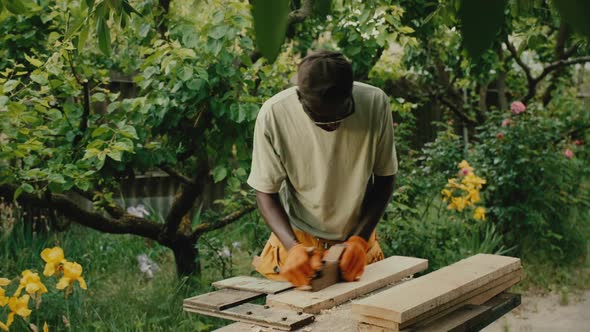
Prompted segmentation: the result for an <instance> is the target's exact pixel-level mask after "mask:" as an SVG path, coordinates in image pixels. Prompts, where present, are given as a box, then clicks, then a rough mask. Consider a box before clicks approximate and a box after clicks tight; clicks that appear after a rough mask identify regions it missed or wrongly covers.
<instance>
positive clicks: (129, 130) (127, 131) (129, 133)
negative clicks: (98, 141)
mask: <svg viewBox="0 0 590 332" xmlns="http://www.w3.org/2000/svg"><path fill="white" fill-rule="evenodd" d="M119 132H120V133H121V135H123V136H125V137H128V138H133V139H138V137H137V131H136V130H135V127H133V126H130V125H124V126H122V127H121V128H120V129H119Z"/></svg>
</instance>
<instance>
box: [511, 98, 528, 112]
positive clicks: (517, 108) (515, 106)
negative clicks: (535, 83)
mask: <svg viewBox="0 0 590 332" xmlns="http://www.w3.org/2000/svg"><path fill="white" fill-rule="evenodd" d="M510 110H511V111H512V114H520V113H523V112H524V111H525V110H526V106H525V105H524V104H523V103H522V102H521V101H515V102H513V103H512V104H511V105H510Z"/></svg>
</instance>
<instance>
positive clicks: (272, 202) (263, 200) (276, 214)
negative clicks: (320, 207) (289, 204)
mask: <svg viewBox="0 0 590 332" xmlns="http://www.w3.org/2000/svg"><path fill="white" fill-rule="evenodd" d="M256 201H257V202H258V210H259V211H260V214H262V217H263V218H264V221H265V222H266V224H267V225H268V226H269V227H270V229H271V230H272V232H273V233H275V235H276V236H277V237H278V238H279V240H280V241H281V243H282V244H283V246H285V248H286V249H287V250H290V249H291V248H292V247H293V246H295V245H296V244H297V243H298V242H297V237H296V236H295V233H293V229H292V228H291V224H290V223H289V217H288V216H287V213H286V212H285V209H284V208H283V205H281V201H280V199H279V194H266V193H263V192H260V191H256Z"/></svg>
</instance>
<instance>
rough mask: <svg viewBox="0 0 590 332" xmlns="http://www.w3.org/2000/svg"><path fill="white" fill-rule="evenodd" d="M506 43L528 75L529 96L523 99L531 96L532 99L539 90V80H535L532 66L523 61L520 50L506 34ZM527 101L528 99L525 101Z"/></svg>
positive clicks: (515, 59)
mask: <svg viewBox="0 0 590 332" xmlns="http://www.w3.org/2000/svg"><path fill="white" fill-rule="evenodd" d="M504 44H505V45H506V48H507V49H508V51H509V52H510V54H511V55H512V57H513V58H514V61H516V63H517V64H518V65H519V66H520V68H522V70H523V71H524V73H525V75H526V80H527V82H528V92H527V96H526V97H525V98H524V99H523V101H524V100H528V99H527V97H529V96H531V97H529V99H530V98H532V97H533V96H534V95H535V93H536V92H537V82H535V79H534V78H533V75H532V74H531V68H529V66H527V65H526V64H525V63H524V62H523V61H522V59H521V58H520V56H519V55H518V51H517V50H516V48H515V47H514V45H512V43H511V42H510V40H508V36H506V40H505V41H504ZM525 103H526V101H525Z"/></svg>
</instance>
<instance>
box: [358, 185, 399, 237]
mask: <svg viewBox="0 0 590 332" xmlns="http://www.w3.org/2000/svg"><path fill="white" fill-rule="evenodd" d="M374 178H375V179H374V183H373V185H372V186H368V190H367V192H366V193H365V198H364V200H363V210H362V213H361V217H360V222H359V225H358V227H357V228H356V229H355V231H354V232H353V233H352V234H351V235H358V236H360V237H362V238H363V239H365V240H367V241H368V240H369V237H370V236H371V234H372V233H373V231H374V230H375V227H377V223H378V222H379V220H380V219H381V217H382V216H383V213H384V212H385V208H386V207H387V204H389V200H390V198H391V194H392V193H393V188H394V187H395V175H391V176H376V175H375V177H374Z"/></svg>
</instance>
